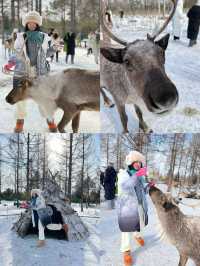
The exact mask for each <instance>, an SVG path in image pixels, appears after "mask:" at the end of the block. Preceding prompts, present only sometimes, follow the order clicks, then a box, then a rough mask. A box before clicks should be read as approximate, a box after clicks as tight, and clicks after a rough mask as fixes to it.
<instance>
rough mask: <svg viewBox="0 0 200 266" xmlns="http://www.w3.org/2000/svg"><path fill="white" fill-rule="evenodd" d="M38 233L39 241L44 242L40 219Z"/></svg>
mask: <svg viewBox="0 0 200 266" xmlns="http://www.w3.org/2000/svg"><path fill="white" fill-rule="evenodd" d="M38 231H39V240H45V236H44V227H43V225H42V223H41V222H40V219H39V220H38Z"/></svg>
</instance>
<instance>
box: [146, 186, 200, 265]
mask: <svg viewBox="0 0 200 266" xmlns="http://www.w3.org/2000/svg"><path fill="white" fill-rule="evenodd" d="M149 194H150V197H151V199H152V201H153V203H154V206H155V208H156V212H157V215H158V218H159V220H160V223H161V226H162V229H163V231H164V234H165V236H166V237H167V239H168V240H169V241H170V242H171V244H173V245H175V247H176V248H177V250H178V251H179V254H180V260H179V264H178V266H185V265H186V264H187V261H188V259H189V258H191V259H192V260H194V262H195V264H196V266H200V253H199V247H200V223H199V221H200V218H199V217H189V216H186V215H184V214H183V213H182V212H181V211H180V209H179V207H178V206H177V204H176V203H175V202H174V201H173V199H172V198H170V197H169V196H168V195H166V194H164V193H163V192H162V191H161V190H159V189H158V188H156V187H151V188H150V190H149Z"/></svg>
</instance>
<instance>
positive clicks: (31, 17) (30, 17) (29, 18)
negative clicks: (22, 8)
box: [22, 11, 42, 27]
mask: <svg viewBox="0 0 200 266" xmlns="http://www.w3.org/2000/svg"><path fill="white" fill-rule="evenodd" d="M28 22H34V23H36V24H37V25H38V26H42V16H40V14H39V13H38V12H37V11H30V12H28V13H27V14H26V16H25V17H24V18H23V19H22V25H23V26H24V27H25V26H26V24H27V23H28Z"/></svg>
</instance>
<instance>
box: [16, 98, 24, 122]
mask: <svg viewBox="0 0 200 266" xmlns="http://www.w3.org/2000/svg"><path fill="white" fill-rule="evenodd" d="M25 117H26V101H20V102H18V103H16V119H24V118H25Z"/></svg>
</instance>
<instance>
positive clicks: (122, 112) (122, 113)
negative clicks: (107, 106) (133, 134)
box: [117, 104, 128, 133]
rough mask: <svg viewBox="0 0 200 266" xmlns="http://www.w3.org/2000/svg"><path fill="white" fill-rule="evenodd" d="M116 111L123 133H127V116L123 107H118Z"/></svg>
mask: <svg viewBox="0 0 200 266" xmlns="http://www.w3.org/2000/svg"><path fill="white" fill-rule="evenodd" d="M117 109H118V112H119V115H120V118H121V122H122V126H123V128H124V133H128V125H127V124H128V116H127V114H126V110H125V105H118V104H117Z"/></svg>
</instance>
